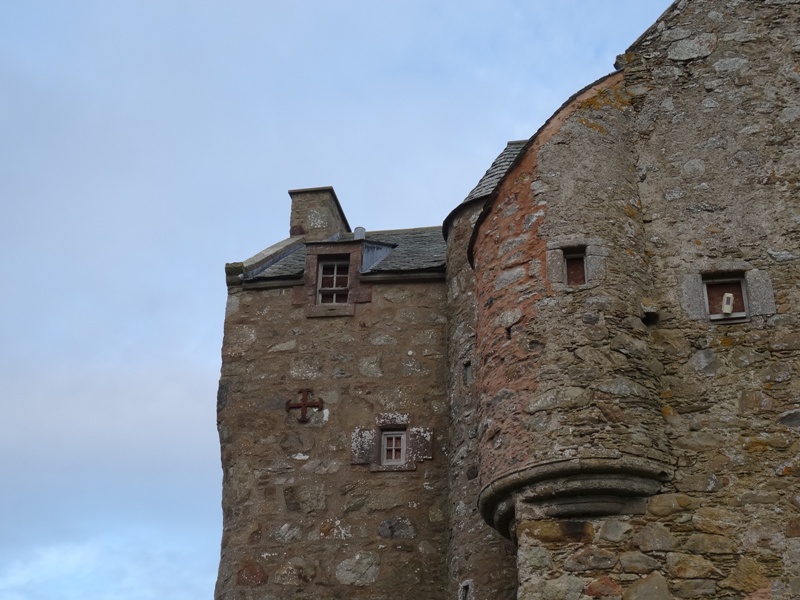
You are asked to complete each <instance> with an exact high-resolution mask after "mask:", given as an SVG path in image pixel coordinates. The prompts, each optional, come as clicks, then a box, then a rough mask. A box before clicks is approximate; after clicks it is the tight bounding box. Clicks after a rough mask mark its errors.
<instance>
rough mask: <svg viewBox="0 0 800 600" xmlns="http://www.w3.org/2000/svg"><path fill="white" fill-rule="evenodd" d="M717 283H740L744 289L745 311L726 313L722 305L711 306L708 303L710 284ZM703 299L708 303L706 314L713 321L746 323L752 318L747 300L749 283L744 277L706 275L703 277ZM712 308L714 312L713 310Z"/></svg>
mask: <svg viewBox="0 0 800 600" xmlns="http://www.w3.org/2000/svg"><path fill="white" fill-rule="evenodd" d="M716 283H738V284H739V288H740V289H741V291H742V303H743V304H744V311H739V312H734V313H731V314H729V315H726V314H724V313H723V312H722V310H721V307H711V306H709V303H708V285H714V284H716ZM703 301H704V302H705V305H706V314H707V315H708V320H709V321H711V322H713V323H744V322H746V321H748V320H750V305H749V303H748V301H747V285H746V284H745V280H744V277H708V278H706V277H704V278H703ZM712 310H713V311H714V312H712Z"/></svg>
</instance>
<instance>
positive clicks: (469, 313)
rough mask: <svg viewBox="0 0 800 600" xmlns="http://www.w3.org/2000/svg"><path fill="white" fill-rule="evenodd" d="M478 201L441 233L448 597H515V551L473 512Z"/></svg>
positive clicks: (475, 495) (476, 464)
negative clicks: (470, 250)
mask: <svg viewBox="0 0 800 600" xmlns="http://www.w3.org/2000/svg"><path fill="white" fill-rule="evenodd" d="M481 206H482V205H481V204H480V203H472V204H471V206H469V207H463V208H462V209H461V210H460V211H459V212H458V214H457V216H456V217H455V218H454V219H453V222H452V225H451V227H450V230H449V231H448V235H447V242H448V244H447V249H448V253H447V323H448V328H447V330H448V336H447V338H448V367H449V369H448V370H449V378H448V391H449V395H448V398H449V403H450V432H449V433H450V436H449V446H450V470H449V500H450V535H449V537H448V546H447V549H448V554H447V555H448V570H449V584H448V595H447V597H448V598H458V599H459V600H477V599H479V598H480V599H483V598H486V599H489V598H491V599H492V600H510V599H512V598H515V597H516V591H515V590H516V579H517V577H516V551H515V549H514V547H513V544H512V543H511V542H510V541H508V540H506V539H505V538H503V537H502V536H501V535H500V534H499V533H497V532H496V531H495V530H494V529H491V528H489V527H487V526H486V524H485V523H484V521H483V519H482V518H481V515H480V513H479V512H478V493H479V491H480V487H479V483H480V479H479V477H478V474H479V461H478V428H479V423H478V403H477V394H476V393H475V381H476V379H477V378H478V371H479V369H480V368H481V366H480V364H479V361H478V360H477V356H476V354H475V340H476V336H475V330H476V318H477V309H476V299H475V273H474V271H473V270H472V267H471V266H470V265H469V263H468V262H467V253H466V249H467V245H468V243H469V239H470V236H471V235H472V230H473V226H474V224H475V220H476V219H477V217H478V213H479V212H480V209H481Z"/></svg>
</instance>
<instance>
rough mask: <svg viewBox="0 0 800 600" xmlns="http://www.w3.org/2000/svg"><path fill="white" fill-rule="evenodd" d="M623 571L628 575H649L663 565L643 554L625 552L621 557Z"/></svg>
mask: <svg viewBox="0 0 800 600" xmlns="http://www.w3.org/2000/svg"><path fill="white" fill-rule="evenodd" d="M619 562H620V564H621V565H622V570H623V571H625V572H626V573H638V574H641V575H647V574H648V573H652V572H653V571H655V570H656V569H658V568H660V567H661V563H660V562H659V561H657V560H656V559H655V558H653V557H652V556H648V555H647V554H642V553H641V552H623V553H622V554H620V556H619Z"/></svg>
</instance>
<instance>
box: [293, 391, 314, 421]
mask: <svg viewBox="0 0 800 600" xmlns="http://www.w3.org/2000/svg"><path fill="white" fill-rule="evenodd" d="M297 393H298V394H300V400H299V402H292V401H291V400H287V401H286V412H289V411H290V410H291V409H293V408H299V409H300V416H299V417H297V422H298V423H308V421H309V419H310V417H309V416H308V409H309V408H318V409H320V410H322V400H314V401H312V400H309V397H310V396H311V394H312V393H313V392H312V391H311V390H310V389H303V390H298V391H297Z"/></svg>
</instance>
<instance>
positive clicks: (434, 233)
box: [245, 227, 446, 281]
mask: <svg viewBox="0 0 800 600" xmlns="http://www.w3.org/2000/svg"><path fill="white" fill-rule="evenodd" d="M365 239H366V240H367V241H368V242H379V243H383V244H389V245H390V246H393V247H394V248H393V249H392V251H391V252H389V254H388V255H387V256H386V257H385V258H384V259H383V260H381V261H380V262H378V263H377V264H375V265H373V266H372V268H371V269H370V270H369V271H367V273H398V272H408V271H443V270H444V264H445V252H446V247H445V241H444V238H443V237H442V230H441V228H439V227H417V228H414V229H393V230H389V231H372V232H367V234H366V236H365ZM352 240H353V234H352V233H346V234H343V235H342V236H340V237H339V240H338V241H341V242H349V241H352ZM305 266H306V247H305V244H299V245H298V246H297V247H296V248H295V249H294V250H293V251H292V252H290V253H289V254H288V255H286V256H284V257H283V258H281V259H279V260H277V261H275V262H273V263H272V264H270V265H269V266H268V267H267V268H266V269H264V270H262V271H259V272H258V273H252V274H250V275H249V276H248V277H246V278H245V281H256V280H264V279H295V278H299V277H302V276H303V271H304V270H305Z"/></svg>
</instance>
